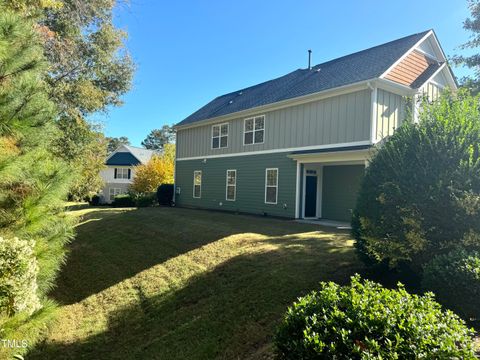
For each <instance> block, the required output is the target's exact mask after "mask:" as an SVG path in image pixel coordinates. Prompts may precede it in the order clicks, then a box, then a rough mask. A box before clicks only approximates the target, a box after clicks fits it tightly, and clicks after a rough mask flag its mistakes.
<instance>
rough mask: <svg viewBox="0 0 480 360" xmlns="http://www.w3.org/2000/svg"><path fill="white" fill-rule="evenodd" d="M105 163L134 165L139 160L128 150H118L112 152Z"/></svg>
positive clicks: (138, 162)
mask: <svg viewBox="0 0 480 360" xmlns="http://www.w3.org/2000/svg"><path fill="white" fill-rule="evenodd" d="M106 164H107V165H121V166H135V165H139V164H140V161H139V160H138V159H137V158H136V157H135V156H133V155H132V154H131V153H129V152H118V153H115V154H113V155H112V156H111V157H110V158H109V159H108V160H107V162H106Z"/></svg>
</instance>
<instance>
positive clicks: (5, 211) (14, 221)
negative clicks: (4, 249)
mask: <svg viewBox="0 0 480 360" xmlns="http://www.w3.org/2000/svg"><path fill="white" fill-rule="evenodd" d="M45 70H46V63H45V61H44V58H43V48H42V46H41V43H40V41H39V36H38V27H36V26H35V25H34V24H33V23H32V22H30V21H27V20H24V19H22V18H20V17H19V16H17V15H15V14H13V13H11V12H9V11H7V10H5V9H3V8H2V7H1V6H0V237H4V238H13V237H18V238H20V239H25V240H34V241H35V244H36V245H35V248H34V252H35V255H36V258H37V263H38V267H39V269H40V270H39V271H40V272H39V274H38V278H37V281H38V295H39V296H40V298H42V299H43V300H42V306H43V308H42V310H40V311H38V312H36V313H35V314H33V316H32V317H30V316H27V315H26V314H23V313H18V314H15V315H14V316H13V317H8V316H7V315H6V314H5V313H4V312H2V309H0V338H2V339H9V338H10V339H12V338H17V339H18V338H21V339H27V340H29V342H30V343H33V342H34V341H35V336H38V335H39V333H40V331H39V330H38V329H37V327H40V326H42V327H44V322H45V321H46V320H47V319H48V318H49V314H51V309H52V305H51V303H50V302H49V301H48V300H45V299H46V298H45V295H46V293H47V292H48V291H49V290H50V289H51V287H52V284H53V281H54V279H55V275H56V273H57V270H58V269H59V267H60V264H61V262H62V260H63V256H64V244H65V242H66V241H68V239H69V237H70V236H71V235H72V226H71V225H72V224H71V223H70V221H69V220H68V218H67V217H65V216H64V213H63V211H64V210H63V209H64V201H65V198H66V195H67V193H68V189H69V187H70V183H71V179H70V174H71V173H72V171H71V170H70V168H69V166H68V164H67V163H65V162H64V161H62V160H59V159H58V157H56V156H55V155H54V154H53V153H52V152H51V149H52V145H53V143H54V142H55V141H57V139H58V138H59V137H60V136H61V132H60V131H59V129H58V128H57V127H56V124H55V121H54V119H55V116H56V107H55V105H54V104H53V103H52V102H51V101H50V100H49V96H48V88H47V85H46V84H45V83H44V81H43V80H42V79H43V78H44V73H45ZM0 296H1V294H0ZM10 350H11V351H13V350H14V351H15V352H18V349H10ZM5 351H9V349H8V348H5V347H0V357H1V358H3V355H4V353H2V352H5ZM10 355H11V354H10Z"/></svg>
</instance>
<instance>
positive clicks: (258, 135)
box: [243, 115, 265, 145]
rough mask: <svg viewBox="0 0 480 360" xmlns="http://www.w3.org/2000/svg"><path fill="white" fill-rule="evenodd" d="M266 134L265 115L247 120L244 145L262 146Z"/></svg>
mask: <svg viewBox="0 0 480 360" xmlns="http://www.w3.org/2000/svg"><path fill="white" fill-rule="evenodd" d="M264 133H265V115H261V116H256V117H253V118H249V119H245V122H244V134H243V144H244V145H251V144H262V143H263V138H264V135H265V134H264Z"/></svg>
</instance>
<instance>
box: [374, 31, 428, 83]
mask: <svg viewBox="0 0 480 360" xmlns="http://www.w3.org/2000/svg"><path fill="white" fill-rule="evenodd" d="M432 34H433V31H432V30H430V31H428V32H427V33H426V34H425V35H424V36H423V37H422V38H421V39H420V40H418V41H417V42H416V43H415V45H413V46H412V47H411V48H410V49H408V50H407V52H405V53H404V54H403V55H402V56H400V58H399V59H398V60H397V61H395V62H394V63H393V64H392V65H391V66H390V67H389V68H388V69H387V70H385V72H384V73H383V74H382V75H380V79H383V78H384V77H385V76H387V74H388V73H389V72H390V71H392V70H393V69H394V68H395V67H396V66H397V65H398V64H400V63H401V62H402V61H403V60H404V59H405V58H406V57H407V56H408V55H410V54H411V53H412V52H413V51H414V50H415V49H416V48H417V47H418V46H419V45H420V44H421V43H422V42H424V41H425V40H426V39H428V37H429V36H430V35H432Z"/></svg>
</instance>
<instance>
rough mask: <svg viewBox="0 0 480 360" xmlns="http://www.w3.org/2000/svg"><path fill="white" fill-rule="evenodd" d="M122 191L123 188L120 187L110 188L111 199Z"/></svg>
mask: <svg viewBox="0 0 480 360" xmlns="http://www.w3.org/2000/svg"><path fill="white" fill-rule="evenodd" d="M121 193H122V189H120V188H110V190H109V199H110V201H113V200H115V196H117V195H120V194H121Z"/></svg>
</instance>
